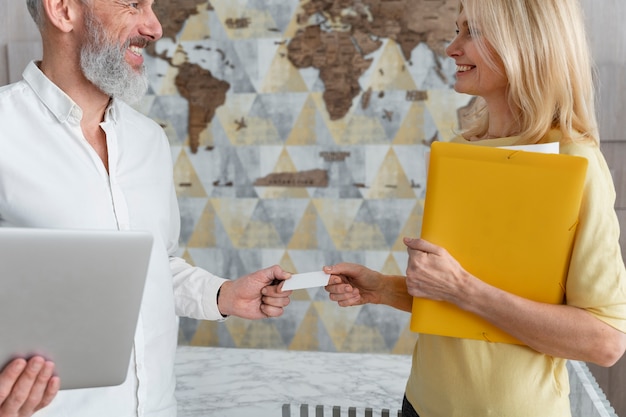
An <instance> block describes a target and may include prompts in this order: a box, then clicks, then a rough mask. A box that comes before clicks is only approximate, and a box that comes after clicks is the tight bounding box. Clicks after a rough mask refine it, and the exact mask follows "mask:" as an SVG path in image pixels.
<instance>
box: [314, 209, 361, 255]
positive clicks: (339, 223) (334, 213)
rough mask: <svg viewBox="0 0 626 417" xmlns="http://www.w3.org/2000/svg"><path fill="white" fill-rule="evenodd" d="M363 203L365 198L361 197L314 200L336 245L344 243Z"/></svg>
mask: <svg viewBox="0 0 626 417" xmlns="http://www.w3.org/2000/svg"><path fill="white" fill-rule="evenodd" d="M362 203H363V200H360V199H358V200H357V199H341V200H327V199H315V200H313V204H314V205H315V208H316V209H317V212H318V213H319V218H320V219H321V220H322V222H323V223H324V226H325V227H326V231H327V232H328V235H329V236H330V238H331V239H332V241H333V243H334V244H335V247H337V248H339V247H341V246H342V245H343V242H344V241H345V239H346V236H347V235H348V231H349V230H350V227H351V226H352V223H353V222H354V218H355V216H356V214H357V212H358V211H359V208H360V207H361V204H362Z"/></svg>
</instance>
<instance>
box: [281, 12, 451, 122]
mask: <svg viewBox="0 0 626 417" xmlns="http://www.w3.org/2000/svg"><path fill="white" fill-rule="evenodd" d="M301 9H302V12H301V13H300V14H299V15H298V23H299V24H301V25H303V26H304V27H303V28H301V29H299V30H298V31H297V32H296V34H295V36H294V37H293V38H292V39H291V41H290V42H289V44H288V52H287V56H288V58H289V60H290V61H291V63H292V64H293V65H294V66H295V67H296V68H309V67H313V68H316V69H318V70H319V72H320V73H319V76H320V79H321V80H322V82H323V83H324V93H323V99H324V103H325V104H326V108H327V111H328V114H329V116H330V119H331V120H338V119H341V118H343V117H344V116H345V115H346V114H347V113H348V111H349V110H350V108H351V106H352V101H353V99H354V98H355V97H356V96H358V95H359V94H360V92H361V87H360V85H359V78H360V77H361V76H362V75H363V73H365V71H367V70H368V69H369V67H370V65H371V63H372V59H367V58H366V57H367V56H368V55H369V54H371V53H372V52H375V51H376V50H378V49H379V48H380V47H381V46H382V41H381V40H380V39H381V38H387V39H392V40H394V41H395V42H397V43H398V45H399V46H400V49H401V50H402V53H403V55H404V57H405V59H406V60H407V61H409V60H410V58H411V52H412V51H413V49H414V48H415V47H416V46H417V45H419V44H420V43H422V42H424V43H426V44H427V45H428V46H429V47H430V49H431V50H432V51H433V52H434V53H435V54H437V55H439V56H445V45H446V43H447V42H448V41H450V38H451V35H452V34H453V33H454V31H453V28H454V27H455V22H456V17H457V14H458V0H335V1H332V0H308V1H305V2H303V4H301ZM311 22H313V23H311ZM437 62H438V61H437ZM441 77H444V76H443V75H441Z"/></svg>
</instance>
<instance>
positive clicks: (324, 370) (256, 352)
mask: <svg viewBox="0 0 626 417" xmlns="http://www.w3.org/2000/svg"><path fill="white" fill-rule="evenodd" d="M568 368H569V371H570V386H571V394H570V400H571V404H572V416H573V417H616V415H615V413H614V412H613V409H612V408H611V407H610V404H609V403H608V401H607V400H606V396H605V395H604V393H603V392H602V390H601V389H600V388H599V387H598V384H597V383H596V381H595V379H594V378H593V376H592V375H591V373H590V372H589V369H588V368H587V366H586V365H585V364H584V363H582V362H573V361H570V362H569V364H568ZM410 369H411V357H410V356H408V355H390V354H363V353H358V354H357V353H329V352H306V351H291V350H285V351H278V350H265V349H234V348H209V347H189V346H180V347H179V348H178V352H177V357H176V375H177V378H178V383H177V388H176V397H177V399H178V417H208V416H211V417H213V416H215V417H250V416H254V417H309V416H310V417H397V416H398V410H399V409H400V408H401V404H402V397H403V395H404V388H405V384H406V381H407V379H408V377H409V372H410ZM351 408H352V409H351ZM368 409H369V410H368Z"/></svg>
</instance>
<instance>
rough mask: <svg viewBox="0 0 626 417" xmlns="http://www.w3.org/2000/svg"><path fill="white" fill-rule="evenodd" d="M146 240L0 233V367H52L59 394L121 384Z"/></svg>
mask: <svg viewBox="0 0 626 417" xmlns="http://www.w3.org/2000/svg"><path fill="white" fill-rule="evenodd" d="M151 250H152V236H151V235H150V234H149V233H147V232H136V231H132V232H130V231H125V232H121V231H103V230H99V231H84V230H57V229H29V228H23V229H22V228H0V369H1V368H3V367H4V366H5V365H6V363H7V362H8V361H10V360H11V359H13V358H15V357H24V358H28V357H31V356H33V355H35V354H38V355H42V356H44V357H46V358H48V359H50V360H52V361H54V362H55V363H56V372H57V375H59V377H60V378H61V389H73V388H89V387H102V386H112V385H119V384H121V383H123V382H124V380H125V379H126V374H127V371H128V365H129V361H130V354H131V350H132V346H133V337H134V334H135V329H136V326H137V320H138V317H139V308H140V304H141V298H142V295H143V288H144V283H145V280H146V273H147V270H148V264H149V260H150V254H151Z"/></svg>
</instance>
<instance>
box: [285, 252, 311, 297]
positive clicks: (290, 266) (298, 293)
mask: <svg viewBox="0 0 626 417" xmlns="http://www.w3.org/2000/svg"><path fill="white" fill-rule="evenodd" d="M280 266H281V268H283V269H284V270H285V271H289V272H292V273H298V272H305V271H298V269H297V268H296V266H295V264H294V263H293V260H292V259H291V256H290V255H289V252H285V255H284V256H283V259H281V261H280ZM289 298H291V301H311V296H310V295H309V292H308V291H307V290H306V289H300V290H295V291H294V292H293V294H292V295H291V297H289Z"/></svg>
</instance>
